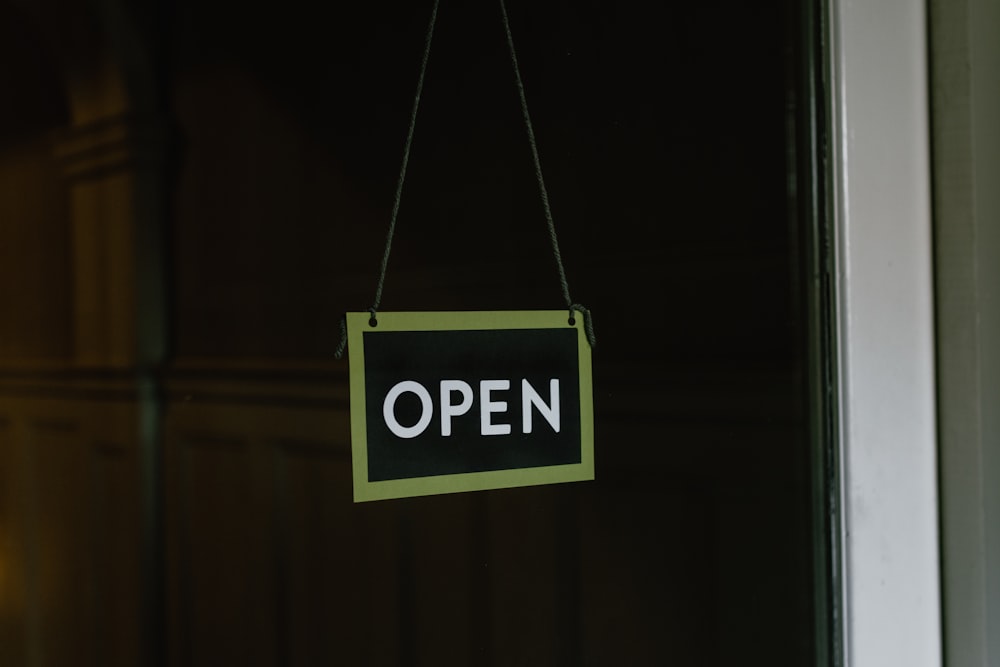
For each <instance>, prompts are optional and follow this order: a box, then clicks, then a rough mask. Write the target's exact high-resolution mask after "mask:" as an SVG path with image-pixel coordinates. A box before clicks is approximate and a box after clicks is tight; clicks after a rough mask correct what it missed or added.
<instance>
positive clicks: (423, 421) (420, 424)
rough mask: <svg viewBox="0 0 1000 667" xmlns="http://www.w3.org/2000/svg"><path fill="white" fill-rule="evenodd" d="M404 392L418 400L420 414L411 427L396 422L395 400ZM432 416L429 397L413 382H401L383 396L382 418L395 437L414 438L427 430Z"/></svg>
mask: <svg viewBox="0 0 1000 667" xmlns="http://www.w3.org/2000/svg"><path fill="white" fill-rule="evenodd" d="M404 392H410V393H411V394H416V395H417V398H419V399H420V404H421V412H420V419H418V420H417V423H416V424H414V425H413V426H403V425H402V424H400V423H399V422H398V421H396V399H397V398H399V395H400V394H402V393H404ZM433 416H434V404H433V403H432V402H431V395H430V394H429V393H428V392H427V390H426V389H424V386H423V385H422V384H420V383H419V382H414V381H413V380H403V381H402V382H399V383H397V384H396V386H394V387H393V388H392V389H390V390H389V393H388V394H386V395H385V402H383V403H382V418H383V419H385V425H386V426H388V427H389V430H390V431H392V432H393V433H394V434H395V435H397V436H399V437H400V438H415V437H417V436H418V435H420V434H421V433H423V432H424V430H425V429H426V428H427V426H428V424H430V423H431V418H432V417H433Z"/></svg>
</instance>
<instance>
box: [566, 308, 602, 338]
mask: <svg viewBox="0 0 1000 667" xmlns="http://www.w3.org/2000/svg"><path fill="white" fill-rule="evenodd" d="M574 312H577V313H580V314H581V315H583V331H584V333H585V334H587V342H588V343H590V347H591V348H595V347H597V337H596V336H594V319H593V318H592V317H591V316H590V310H589V309H587V308H586V307H585V306H582V305H580V304H579V303H574V304H571V305H570V307H569V317H570V319H571V320H572V319H573V313H574Z"/></svg>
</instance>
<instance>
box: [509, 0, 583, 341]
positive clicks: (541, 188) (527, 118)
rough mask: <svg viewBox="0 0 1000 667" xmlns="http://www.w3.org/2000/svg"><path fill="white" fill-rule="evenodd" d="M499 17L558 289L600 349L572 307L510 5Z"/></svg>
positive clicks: (576, 308)
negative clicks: (555, 270) (556, 274)
mask: <svg viewBox="0 0 1000 667" xmlns="http://www.w3.org/2000/svg"><path fill="white" fill-rule="evenodd" d="M500 13H501V15H503V29H504V32H505V33H506V34H507V48H508V49H509V50H510V62H511V65H513V66H514V80H515V81H516V82H517V95H518V97H519V98H520V100H521V115H522V116H523V117H524V127H525V129H526V130H527V131H528V144H529V145H530V146H531V159H532V162H533V163H534V166H535V179H536V180H537V181H538V192H539V194H540V195H541V197H542V209H543V210H544V211H545V224H546V225H547V226H548V230H549V241H550V242H551V243H552V255H553V257H555V260H556V268H557V269H558V270H559V286H560V287H561V288H562V295H563V299H565V300H566V307H567V308H569V319H570V323H571V324H572V323H574V322H573V320H574V317H573V313H574V312H579V313H580V314H581V315H583V327H584V330H585V332H586V334H587V340H588V341H589V342H590V346H591V347H595V346H596V345H597V339H596V337H595V336H594V322H593V320H592V319H591V317H590V311H589V310H587V309H586V308H584V307H583V306H582V305H580V304H578V303H573V299H572V298H571V297H570V295H569V281H568V280H566V269H565V268H563V262H562V253H561V252H559V237H558V236H556V223H555V221H554V220H553V219H552V208H551V207H550V206H549V193H548V190H547V189H546V188H545V178H544V177H543V176H542V161H541V159H539V157H538V143H537V142H536V141H535V128H534V126H533V125H532V124H531V114H529V113H528V98H527V96H526V95H525V93H524V82H523V81H522V80H521V68H520V67H519V66H518V64H517V52H516V51H515V50H514V36H513V35H512V34H511V31H510V19H509V18H508V17H507V4H506V3H505V2H504V0H500Z"/></svg>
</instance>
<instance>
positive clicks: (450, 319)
mask: <svg viewBox="0 0 1000 667" xmlns="http://www.w3.org/2000/svg"><path fill="white" fill-rule="evenodd" d="M370 319H371V314H370V313H368V312H356V313H354V312H352V313H347V324H348V329H349V330H351V329H354V330H365V331H368V330H370V331H376V330H381V331H399V330H445V329H536V328H537V329H555V328H579V327H580V324H581V318H579V317H577V318H576V319H575V321H574V323H573V324H570V322H569V320H570V316H569V311H568V310H461V311H379V312H378V314H377V315H376V319H377V322H378V324H377V328H370V327H369V324H368V322H369V320H370Z"/></svg>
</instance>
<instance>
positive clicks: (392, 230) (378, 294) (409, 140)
mask: <svg viewBox="0 0 1000 667" xmlns="http://www.w3.org/2000/svg"><path fill="white" fill-rule="evenodd" d="M438 2H439V0H434V7H433V8H431V20H430V22H429V23H428V24H427V35H426V36H425V37H424V55H423V58H421V60H420V76H419V78H417V92H416V94H415V95H414V96H413V110H412V111H411V112H410V127H409V129H408V130H407V131H406V145H405V146H404V147H403V163H402V164H401V165H400V167H399V180H398V181H397V182H396V196H395V197H393V200H392V216H391V217H390V218H389V231H388V233H387V234H386V237H385V251H384V252H383V253H382V264H381V265H380V266H379V274H378V284H377V285H376V286H375V301H374V302H373V303H372V307H371V308H369V309H368V312H369V313H371V315H372V320H373V325H374V323H375V322H374V320H375V311H377V310H378V307H379V305H381V303H382V285H383V284H385V270H386V267H388V266H389V253H390V252H392V237H393V236H394V235H395V234H396V217H397V216H398V215H399V201H400V199H402V197H403V181H405V180H406V166H407V165H408V164H409V162H410V147H411V146H412V145H413V130H414V128H416V126H417V110H418V109H419V108H420V94H421V93H422V92H423V90H424V74H425V73H426V72H427V59H428V58H429V57H430V55H431V40H432V39H433V38H434V24H435V23H436V22H437V13H438Z"/></svg>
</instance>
